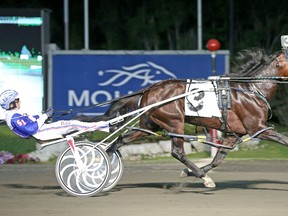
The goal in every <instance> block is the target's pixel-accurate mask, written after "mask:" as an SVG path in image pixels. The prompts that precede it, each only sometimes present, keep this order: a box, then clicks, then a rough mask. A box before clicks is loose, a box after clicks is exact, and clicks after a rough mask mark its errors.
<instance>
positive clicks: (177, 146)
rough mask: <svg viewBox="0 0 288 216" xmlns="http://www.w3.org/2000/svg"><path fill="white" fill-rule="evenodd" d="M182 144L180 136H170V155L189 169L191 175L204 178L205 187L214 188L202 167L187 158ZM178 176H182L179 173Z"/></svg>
mask: <svg viewBox="0 0 288 216" xmlns="http://www.w3.org/2000/svg"><path fill="white" fill-rule="evenodd" d="M183 144H184V140H183V139H182V138H172V151H171V155H172V156H173V157H174V158H176V159H177V160H179V161H180V162H181V163H183V164H184V165H185V166H186V167H187V168H188V169H190V170H191V173H192V174H193V176H196V177H198V178H202V179H203V180H204V185H205V187H209V188H214V187H215V183H214V182H213V180H212V179H211V178H210V177H209V176H208V175H207V174H206V173H205V172H204V171H203V170H202V169H200V168H199V167H198V166H196V164H194V163H193V162H192V161H190V160H189V159H188V158H187V156H186V154H185V151H184V147H183ZM180 177H183V176H181V175H180Z"/></svg>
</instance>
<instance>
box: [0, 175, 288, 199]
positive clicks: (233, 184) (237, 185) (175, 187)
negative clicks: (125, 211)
mask: <svg viewBox="0 0 288 216" xmlns="http://www.w3.org/2000/svg"><path fill="white" fill-rule="evenodd" d="M216 184H217V186H216V188H205V187H204V185H203V183H201V182H193V181H190V182H187V181H185V182H184V181H180V182H148V183H135V184H118V185H116V186H115V187H114V188H112V189H111V190H109V191H107V192H101V193H100V194H97V196H106V195H108V194H109V193H110V192H117V191H122V190H125V189H131V188H152V189H153V188H155V189H163V190H165V191H166V192H168V193H175V194H176V193H198V194H205V195H211V194H213V192H216V191H222V190H229V189H244V190H264V191H288V187H287V188H283V187H277V185H288V182H287V181H274V180H273V181H272V180H263V179H262V180H252V181H251V180H235V181H222V182H216ZM2 186H4V187H8V188H14V189H31V190H39V191H42V192H43V191H48V192H49V193H50V192H51V191H53V190H57V192H54V193H55V194H56V195H58V196H67V197H68V196H70V195H69V194H68V193H66V192H64V191H63V190H62V189H61V187H60V186H35V185H26V184H4V185H2ZM59 191H60V192H59Z"/></svg>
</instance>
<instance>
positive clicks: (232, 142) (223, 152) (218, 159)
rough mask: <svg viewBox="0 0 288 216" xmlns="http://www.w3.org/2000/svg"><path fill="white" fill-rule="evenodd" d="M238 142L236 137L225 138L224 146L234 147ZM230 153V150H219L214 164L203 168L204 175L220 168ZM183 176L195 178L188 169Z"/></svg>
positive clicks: (213, 161)
mask: <svg viewBox="0 0 288 216" xmlns="http://www.w3.org/2000/svg"><path fill="white" fill-rule="evenodd" d="M237 140H238V138H237V137H235V136H227V137H225V138H224V140H223V143H222V145H226V146H230V147H234V146H235V145H236V142H237ZM229 152H230V149H227V148H219V149H218V151H217V153H216V155H215V156H214V158H213V160H212V162H211V163H210V164H207V165H205V166H203V167H201V169H202V171H204V173H207V172H209V171H210V170H212V169H213V168H215V167H217V166H219V165H220V164H221V163H222V162H223V161H224V159H225V158H226V156H227V155H228V153H229ZM181 175H182V176H183V177H185V176H195V175H194V173H192V172H191V171H189V170H188V169H184V170H183V171H182V174H181Z"/></svg>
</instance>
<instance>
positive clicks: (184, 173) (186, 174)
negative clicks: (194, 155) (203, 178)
mask: <svg viewBox="0 0 288 216" xmlns="http://www.w3.org/2000/svg"><path fill="white" fill-rule="evenodd" d="M188 176H189V170H188V169H187V168H185V169H184V170H182V172H181V173H180V176H179V178H186V177H188Z"/></svg>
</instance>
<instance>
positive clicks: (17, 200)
mask: <svg viewBox="0 0 288 216" xmlns="http://www.w3.org/2000/svg"><path fill="white" fill-rule="evenodd" d="M200 162H201V163H203V161H199V163H200ZM208 162H209V161H204V163H208ZM183 168H184V167H183V165H181V164H180V163H179V162H177V161H175V162H163V163H161V164H160V163H150V162H145V163H143V162H124V174H123V176H122V179H121V180H120V182H119V183H118V185H117V186H116V187H115V188H113V189H112V190H111V191H108V192H105V193H100V194H98V195H97V196H95V197H89V198H79V197H72V196H70V195H69V194H67V193H66V192H64V191H63V190H62V188H61V187H60V186H59V185H58V183H57V181H56V178H55V173H54V166H53V165H23V164H22V165H21V164H20V165H2V166H0V205H1V210H0V212H1V213H0V215H3V216H4V215H21V216H26V215H27V216H28V215H29V216H36V215H37V216H39V215H61V216H65V215H67V216H68V215H69V216H86V215H89V216H90V215H101V216H107V215H111V216H112V215H113V216H115V215H123V216H124V215H125V216H132V215H133V216H142V215H143V216H144V215H145V216H148V215H149V216H154V215H155V216H156V215H157V216H172V215H173V216H175V215H205V216H210V215H213V216H215V215H221V216H243V215H247V216H258V215H259V216H260V215H261V216H270V215H273V216H276V215H277V216H287V215H288V204H287V199H288V160H287V161H277V160H276V161H234V160H227V161H225V162H224V163H223V164H222V165H221V166H220V167H218V168H217V169H215V170H213V172H211V173H210V176H211V177H212V178H213V180H214V181H215V183H216V185H217V187H216V188H215V189H207V188H205V187H204V186H203V183H202V182H201V181H200V180H198V179H194V178H185V179H179V174H180V172H181V170H182V169H183Z"/></svg>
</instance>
